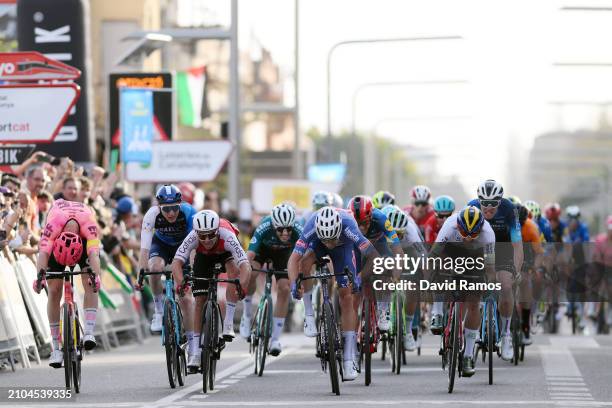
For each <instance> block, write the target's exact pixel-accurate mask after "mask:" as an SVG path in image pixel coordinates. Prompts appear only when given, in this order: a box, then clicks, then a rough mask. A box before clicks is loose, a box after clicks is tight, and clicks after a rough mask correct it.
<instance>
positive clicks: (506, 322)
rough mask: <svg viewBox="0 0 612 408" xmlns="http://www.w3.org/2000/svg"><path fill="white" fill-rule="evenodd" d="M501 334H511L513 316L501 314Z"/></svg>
mask: <svg viewBox="0 0 612 408" xmlns="http://www.w3.org/2000/svg"><path fill="white" fill-rule="evenodd" d="M500 317H501V330H500V331H501V335H502V336H505V335H509V334H510V321H511V320H512V316H510V317H504V316H501V315H500Z"/></svg>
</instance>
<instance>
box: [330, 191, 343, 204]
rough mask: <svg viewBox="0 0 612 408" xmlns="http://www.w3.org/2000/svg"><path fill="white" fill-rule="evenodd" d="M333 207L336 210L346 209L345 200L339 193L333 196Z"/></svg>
mask: <svg viewBox="0 0 612 408" xmlns="http://www.w3.org/2000/svg"><path fill="white" fill-rule="evenodd" d="M332 207H334V208H344V200H343V199H342V196H341V195H340V194H338V193H333V194H332Z"/></svg>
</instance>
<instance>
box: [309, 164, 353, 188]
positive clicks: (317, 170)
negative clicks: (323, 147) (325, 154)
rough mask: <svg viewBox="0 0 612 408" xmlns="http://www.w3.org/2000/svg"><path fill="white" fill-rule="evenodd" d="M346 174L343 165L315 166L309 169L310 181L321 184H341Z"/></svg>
mask: <svg viewBox="0 0 612 408" xmlns="http://www.w3.org/2000/svg"><path fill="white" fill-rule="evenodd" d="M345 174H346V165H345V164H342V163H329V164H313V165H312V166H309V167H308V180H310V181H317V182H321V183H341V182H342V181H343V180H344V176H345Z"/></svg>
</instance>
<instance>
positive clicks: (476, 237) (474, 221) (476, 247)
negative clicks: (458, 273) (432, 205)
mask: <svg viewBox="0 0 612 408" xmlns="http://www.w3.org/2000/svg"><path fill="white" fill-rule="evenodd" d="M429 256H430V257H442V256H448V257H452V258H458V257H463V258H466V257H467V258H469V257H472V258H476V257H484V265H485V272H486V273H487V275H488V276H490V277H494V276H495V232H494V231H493V229H492V228H491V225H490V224H489V222H486V221H485V217H484V214H483V213H481V211H480V210H479V209H478V208H477V207H475V206H467V207H465V208H463V209H461V211H459V212H458V213H456V214H452V215H451V216H450V217H448V218H447V219H446V221H445V222H444V225H442V228H441V229H440V232H439V233H438V236H437V237H436V242H435V243H434V245H433V247H432V248H431V251H430V253H429ZM465 306H466V310H467V313H466V317H465V321H464V322H465V323H464V328H463V337H464V339H465V353H464V355H463V364H462V367H463V370H462V376H463V377H471V376H472V375H474V372H475V370H474V346H475V345H476V340H477V339H478V329H479V327H480V320H481V315H480V294H479V293H474V292H472V293H470V294H469V295H468V296H467V298H466V300H465Z"/></svg>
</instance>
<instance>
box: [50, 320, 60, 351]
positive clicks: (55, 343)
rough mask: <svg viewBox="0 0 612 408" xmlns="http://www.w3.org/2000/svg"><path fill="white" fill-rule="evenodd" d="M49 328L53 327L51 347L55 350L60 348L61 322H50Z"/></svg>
mask: <svg viewBox="0 0 612 408" xmlns="http://www.w3.org/2000/svg"><path fill="white" fill-rule="evenodd" d="M49 329H51V348H52V349H53V350H59V349H60V328H59V322H57V323H49Z"/></svg>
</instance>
